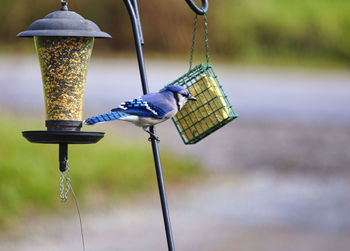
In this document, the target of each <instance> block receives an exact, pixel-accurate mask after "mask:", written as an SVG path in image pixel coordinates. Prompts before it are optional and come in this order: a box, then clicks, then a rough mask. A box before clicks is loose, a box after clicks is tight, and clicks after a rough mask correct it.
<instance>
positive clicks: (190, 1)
mask: <svg viewBox="0 0 350 251" xmlns="http://www.w3.org/2000/svg"><path fill="white" fill-rule="evenodd" d="M185 1H186V2H187V3H188V5H189V6H190V7H191V9H192V10H193V11H194V12H195V13H196V14H198V15H204V14H205V13H207V11H208V0H202V8H199V7H198V6H197V5H196V4H195V3H194V2H193V0H185Z"/></svg>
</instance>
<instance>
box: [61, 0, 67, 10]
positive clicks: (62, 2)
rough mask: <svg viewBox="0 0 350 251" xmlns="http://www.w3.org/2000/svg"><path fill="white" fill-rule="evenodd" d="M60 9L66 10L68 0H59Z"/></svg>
mask: <svg viewBox="0 0 350 251" xmlns="http://www.w3.org/2000/svg"><path fill="white" fill-rule="evenodd" d="M61 5H62V7H61V10H63V11H68V0H61Z"/></svg>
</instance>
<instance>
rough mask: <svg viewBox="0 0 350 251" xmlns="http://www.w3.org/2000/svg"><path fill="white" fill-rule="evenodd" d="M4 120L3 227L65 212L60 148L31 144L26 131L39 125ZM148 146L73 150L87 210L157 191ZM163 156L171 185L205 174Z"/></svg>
mask: <svg viewBox="0 0 350 251" xmlns="http://www.w3.org/2000/svg"><path fill="white" fill-rule="evenodd" d="M1 115H2V116H1V117H2V123H1V127H0V138H1V141H0V156H1V158H0V173H1V175H0V202H1V204H0V227H6V226H8V225H9V224H10V223H13V222H14V221H16V219H17V220H18V219H19V218H20V217H21V216H24V215H27V214H31V213H35V214H40V213H49V214H52V213H53V212H57V211H59V210H62V204H61V203H60V202H59V170H58V146H57V145H46V144H32V143H29V142H28V141H26V140H25V139H24V138H23V137H22V135H21V131H22V130H26V129H29V130H30V129H38V128H40V126H39V125H38V123H35V122H33V121H32V122H29V123H28V120H29V121H30V119H28V118H26V119H18V118H15V117H14V116H9V115H6V114H4V113H1ZM25 121H27V122H25ZM147 143H148V142H147ZM147 143H143V142H130V141H127V140H126V139H123V138H122V137H119V138H118V140H116V139H113V138H111V137H108V135H107V136H106V137H105V138H104V139H102V140H101V142H99V143H98V144H96V145H95V144H93V145H70V146H69V163H70V174H71V180H72V186H73V188H74V190H75V192H76V194H77V195H78V198H79V201H80V203H81V204H82V205H85V206H87V207H89V206H101V205H102V206H103V203H105V204H106V203H107V204H106V205H109V204H111V203H116V202H117V201H118V200H117V199H121V198H123V197H127V196H133V195H136V194H140V193H142V192H144V191H147V190H149V189H156V177H155V171H154V164H153V157H152V152H151V149H150V147H149V144H147ZM161 157H162V164H163V172H164V176H165V179H166V181H167V183H177V182H185V181H186V180H188V179H191V178H194V177H196V176H197V175H198V174H199V173H200V172H199V166H198V165H197V164H196V163H194V162H191V161H189V160H188V159H182V158H179V157H178V156H173V155H170V154H167V153H162V155H161ZM69 196H70V198H71V194H70V195H69ZM94 200H95V201H94ZM108 203H109V204H108Z"/></svg>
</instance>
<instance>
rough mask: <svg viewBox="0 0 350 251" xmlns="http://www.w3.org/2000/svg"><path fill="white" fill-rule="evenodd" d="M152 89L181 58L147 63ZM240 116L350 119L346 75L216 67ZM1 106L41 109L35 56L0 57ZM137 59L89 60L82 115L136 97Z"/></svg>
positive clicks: (176, 71) (181, 69) (180, 67)
mask: <svg viewBox="0 0 350 251" xmlns="http://www.w3.org/2000/svg"><path fill="white" fill-rule="evenodd" d="M146 69H147V72H148V80H149V86H150V90H151V91H157V90H159V89H160V88H162V87H163V86H164V85H165V84H167V83H170V82H172V81H173V80H175V79H176V78H178V77H180V76H181V75H182V74H184V73H185V72H186V70H187V64H186V63H182V62H175V63H174V62H164V61H151V62H147V61H146ZM215 70H216V73H217V75H218V76H219V80H220V82H221V84H223V86H224V90H225V92H226V93H227V94H228V96H229V99H230V101H231V103H232V104H233V105H234V108H235V110H236V112H237V113H239V114H240V115H241V117H240V119H241V120H254V121H256V120H263V121H264V120H286V121H302V122H310V123H322V124H324V123H327V124H339V123H347V124H348V123H350V114H349V110H348V107H349V106H350V73H349V72H345V71H316V70H315V71H303V70H286V69H278V68H250V67H246V68H245V67H239V66H226V65H220V64H218V65H217V66H216V67H215ZM0 87H1V93H0V105H1V106H2V107H10V108H17V109H22V108H23V107H26V111H29V110H33V111H43V94H42V87H41V75H40V70H39V63H38V62H37V59H36V58H35V57H27V58H19V57H17V58H16V57H5V56H0ZM141 94H142V93H141V85H140V81H139V73H138V68H137V62H136V61H134V60H131V59H125V60H123V59H120V60H113V59H104V60H101V59H95V58H93V60H92V62H91V65H90V67H89V72H88V76H87V87H86V96H85V109H84V111H85V114H87V115H88V114H91V113H93V112H96V111H104V110H105V109H109V108H110V107H115V106H116V105H119V103H120V102H122V101H124V100H125V99H129V98H132V97H134V96H137V95H141Z"/></svg>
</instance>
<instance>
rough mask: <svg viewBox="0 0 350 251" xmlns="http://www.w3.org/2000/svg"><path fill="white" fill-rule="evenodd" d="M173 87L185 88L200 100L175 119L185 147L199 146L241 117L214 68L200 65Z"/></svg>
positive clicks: (178, 114) (178, 80) (188, 104)
mask: <svg viewBox="0 0 350 251" xmlns="http://www.w3.org/2000/svg"><path fill="white" fill-rule="evenodd" d="M170 85H179V86H183V87H185V88H187V89H188V90H189V92H190V93H191V94H192V95H193V96H194V97H196V98H197V101H196V102H187V103H186V105H185V106H184V107H183V108H182V109H181V110H180V111H179V112H178V113H177V114H176V116H175V117H174V118H173V122H174V124H175V126H176V128H177V130H178V132H179V134H180V136H181V138H182V140H183V142H184V143H185V144H194V143H197V142H198V141H200V140H201V139H203V138H205V137H206V136H208V135H209V134H211V133H213V132H214V131H216V130H217V129H219V128H221V127H223V126H224V125H226V124H227V123H229V122H230V121H232V120H233V119H235V118H237V117H238V115H237V114H235V113H234V111H233V109H232V106H231V105H230V102H229V101H228V99H227V96H226V94H225V93H224V91H223V89H222V86H221V85H220V83H219V81H218V79H217V76H216V75H215V73H214V71H213V68H212V66H211V65H208V64H206V65H205V64H199V65H197V66H196V67H194V68H193V69H191V70H190V71H189V72H187V73H186V74H184V75H183V76H182V77H180V78H178V79H177V80H175V81H174V82H172V83H171V84H170Z"/></svg>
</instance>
